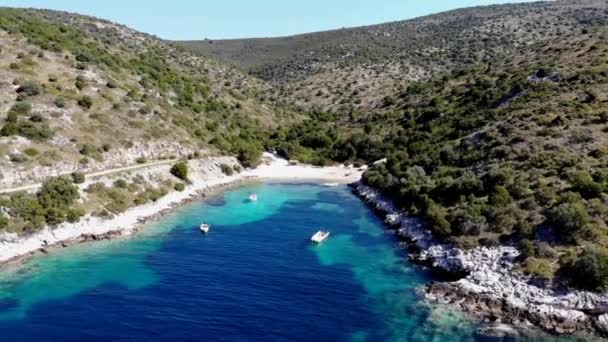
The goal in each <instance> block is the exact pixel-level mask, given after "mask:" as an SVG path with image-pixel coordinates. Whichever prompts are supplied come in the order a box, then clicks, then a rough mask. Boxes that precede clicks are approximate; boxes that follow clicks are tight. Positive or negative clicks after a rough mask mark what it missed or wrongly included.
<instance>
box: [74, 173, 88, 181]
mask: <svg viewBox="0 0 608 342" xmlns="http://www.w3.org/2000/svg"><path fill="white" fill-rule="evenodd" d="M85 178H86V177H85V175H84V173H82V172H74V173H72V182H74V184H82V183H84V182H85V180H86V179H85Z"/></svg>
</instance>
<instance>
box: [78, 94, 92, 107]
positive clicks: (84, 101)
mask: <svg viewBox="0 0 608 342" xmlns="http://www.w3.org/2000/svg"><path fill="white" fill-rule="evenodd" d="M78 105H79V106H80V107H82V108H84V109H91V107H93V99H92V98H91V97H90V96H88V95H84V96H82V97H81V98H79V99H78Z"/></svg>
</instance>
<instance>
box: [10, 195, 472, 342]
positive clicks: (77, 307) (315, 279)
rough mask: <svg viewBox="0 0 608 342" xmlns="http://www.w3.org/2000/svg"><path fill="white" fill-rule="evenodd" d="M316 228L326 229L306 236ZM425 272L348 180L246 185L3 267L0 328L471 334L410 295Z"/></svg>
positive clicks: (349, 335)
mask: <svg viewBox="0 0 608 342" xmlns="http://www.w3.org/2000/svg"><path fill="white" fill-rule="evenodd" d="M250 193H257V194H258V197H259V200H258V201H256V202H252V201H249V200H248V197H249V194H250ZM203 221H206V222H209V223H210V224H211V227H212V228H211V231H210V233H209V234H208V235H202V234H200V233H199V231H198V225H199V224H200V223H201V222H203ZM321 228H326V229H329V230H330V231H331V232H332V235H331V237H330V238H329V239H328V240H327V241H326V242H325V243H323V244H322V245H319V246H313V245H311V244H310V242H309V238H310V236H311V235H312V234H313V233H314V232H315V231H317V230H319V229H321ZM431 280H433V276H432V275H431V274H429V273H427V272H425V271H424V270H422V269H421V268H420V267H419V266H416V265H413V264H411V263H410V262H409V261H408V260H407V258H406V251H404V250H402V249H400V248H399V245H398V242H397V241H396V239H395V238H394V237H393V236H392V235H390V234H388V233H386V232H385V230H384V227H383V225H382V222H381V221H380V220H378V219H377V218H376V217H375V216H374V214H373V213H372V212H371V210H369V209H368V208H367V207H366V206H365V205H364V204H363V203H362V202H361V201H360V200H359V199H358V198H356V197H355V196H354V195H353V194H351V192H350V190H349V189H348V188H347V187H335V188H326V187H322V186H318V185H313V184H297V185H296V184H254V185H247V186H243V187H239V188H236V189H231V190H228V191H226V192H224V193H223V194H220V195H218V196H217V197H215V198H212V199H210V200H208V201H206V202H196V203H192V204H189V205H187V206H184V207H182V208H180V209H178V210H177V211H176V212H174V213H172V214H170V215H168V216H166V217H165V218H163V219H162V220H160V221H159V222H156V223H154V224H153V225H151V226H150V227H149V228H147V229H145V230H144V231H143V232H141V233H140V234H138V235H137V236H135V237H132V238H128V239H119V240H112V241H102V242H95V243H87V244H83V245H79V246H74V247H70V248H66V249H61V250H54V251H52V253H50V254H48V255H42V256H39V257H36V258H34V259H32V260H30V261H28V262H26V263H25V264H23V265H19V266H15V267H12V268H10V269H5V270H2V271H0V336H2V338H3V340H37V341H47V340H48V341H51V340H52V341H56V340H66V339H67V340H84V339H111V340H176V339H177V340H179V339H197V340H214V341H215V340H216V341H234V340H237V341H251V340H255V341H269V340H273V341H275V340H285V341H294V340H299V341H309V340H322V341H326V340H327V341H337V340H343V341H349V340H352V341H378V340H388V341H390V340H394V341H472V340H476V337H475V335H474V331H475V328H476V326H475V324H474V323H472V322H471V321H468V320H466V319H464V318H463V317H461V316H460V315H459V314H458V313H456V312H454V311H452V310H449V309H447V308H445V307H434V306H430V305H428V304H426V303H425V302H424V301H423V300H422V298H421V297H420V296H419V295H418V294H417V291H416V289H417V288H419V287H420V286H422V285H424V284H425V283H427V282H428V281H431Z"/></svg>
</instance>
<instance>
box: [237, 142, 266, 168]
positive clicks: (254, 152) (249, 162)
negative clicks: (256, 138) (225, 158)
mask: <svg viewBox="0 0 608 342" xmlns="http://www.w3.org/2000/svg"><path fill="white" fill-rule="evenodd" d="M237 158H238V160H239V161H240V162H241V164H243V166H245V167H252V166H256V165H257V164H259V163H260V159H261V158H262V149H261V148H259V147H258V146H256V145H254V144H243V145H242V146H241V147H240V148H239V150H238V156H237Z"/></svg>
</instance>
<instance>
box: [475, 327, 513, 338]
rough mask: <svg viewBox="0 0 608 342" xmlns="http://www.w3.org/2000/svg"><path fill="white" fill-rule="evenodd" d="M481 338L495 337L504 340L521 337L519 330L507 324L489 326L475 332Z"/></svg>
mask: <svg viewBox="0 0 608 342" xmlns="http://www.w3.org/2000/svg"><path fill="white" fill-rule="evenodd" d="M475 333H476V334H477V335H478V336H480V337H494V338H500V339H504V338H506V337H508V338H515V337H518V336H519V333H518V332H517V330H515V329H514V328H513V327H511V326H509V325H506V324H489V325H484V326H481V327H479V328H478V329H477V331H476V332H475Z"/></svg>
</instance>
